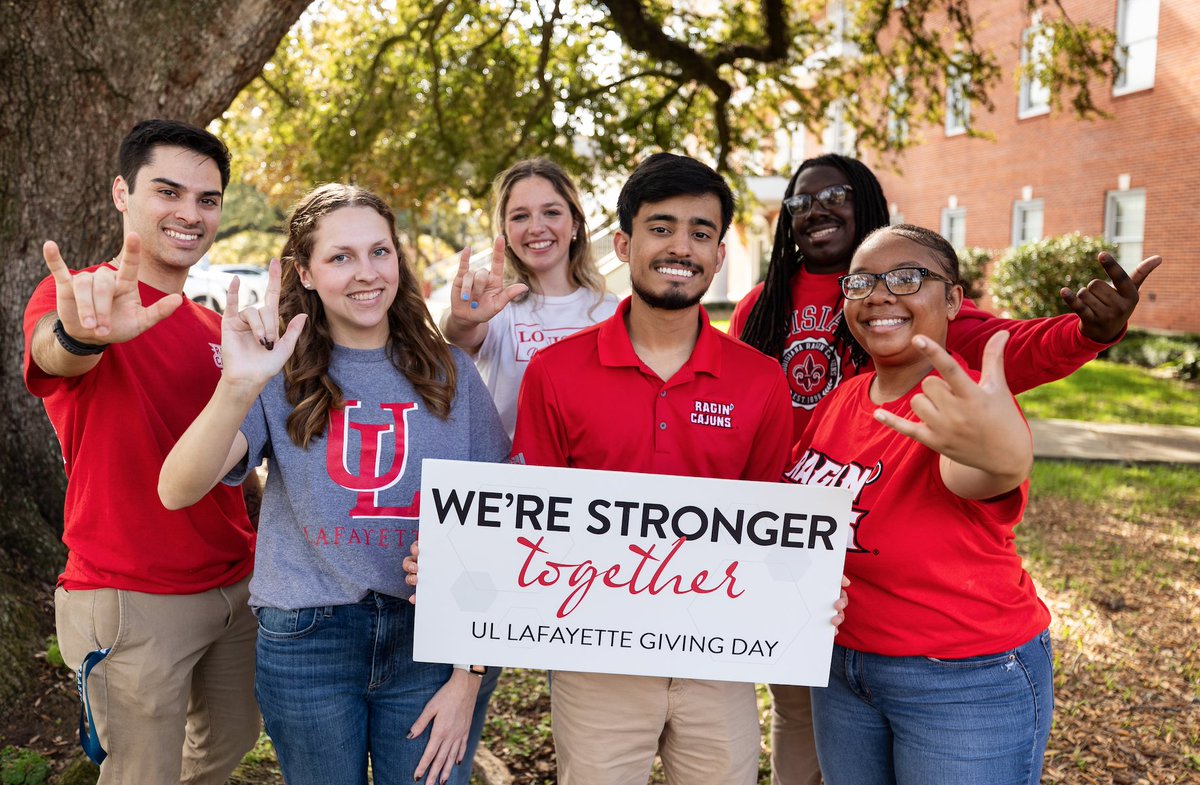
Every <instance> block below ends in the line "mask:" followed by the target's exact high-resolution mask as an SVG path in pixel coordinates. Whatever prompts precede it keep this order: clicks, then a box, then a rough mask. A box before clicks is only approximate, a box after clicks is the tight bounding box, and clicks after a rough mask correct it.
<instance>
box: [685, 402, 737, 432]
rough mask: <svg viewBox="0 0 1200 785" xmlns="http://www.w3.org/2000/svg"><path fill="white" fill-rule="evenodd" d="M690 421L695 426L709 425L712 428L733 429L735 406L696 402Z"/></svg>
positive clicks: (693, 405)
mask: <svg viewBox="0 0 1200 785" xmlns="http://www.w3.org/2000/svg"><path fill="white" fill-rule="evenodd" d="M690 419H691V421H692V423H693V424H695V425H708V426H710V427H712V428H732V427H733V404H732V403H715V402H713V401H695V402H694V403H693V404H692V413H691V416H690Z"/></svg>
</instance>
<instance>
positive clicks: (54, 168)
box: [0, 0, 309, 705]
mask: <svg viewBox="0 0 1200 785" xmlns="http://www.w3.org/2000/svg"><path fill="white" fill-rule="evenodd" d="M308 2H309V0H204V2H178V1H177V0H0V705H6V704H9V702H10V701H14V700H19V699H20V694H21V690H22V688H23V686H25V685H26V684H27V681H28V679H27V674H28V672H29V669H30V668H31V667H32V665H33V664H34V663H35V662H36V661H35V660H34V658H33V656H32V654H33V653H34V652H35V651H37V650H38V649H40V648H42V647H43V646H44V641H43V640H42V638H41V636H42V635H43V634H44V631H45V629H46V627H47V620H46V619H44V614H42V613H41V612H40V611H36V612H35V609H36V608H37V607H38V605H37V599H38V597H39V595H42V594H43V593H44V592H47V591H49V587H50V586H51V585H52V584H53V582H54V579H55V576H56V574H57V572H58V571H59V570H60V569H61V568H62V565H63V562H64V559H65V555H64V552H63V548H62V545H61V542H60V540H59V536H60V534H61V530H62V503H63V493H64V489H65V486H66V482H65V478H64V476H63V470H62V455H61V452H60V451H59V448H58V443H57V441H56V439H55V438H54V434H53V432H52V430H51V428H50V425H49V422H48V421H47V419H46V415H45V412H44V411H43V409H42V405H41V402H40V401H38V400H37V399H35V398H34V397H33V396H31V395H30V394H29V393H28V392H27V391H26V390H25V386H24V383H23V381H22V362H23V355H24V344H23V340H22V331H21V319H22V314H23V312H24V308H25V303H26V302H27V301H28V299H29V296H30V294H31V293H32V292H33V289H34V287H35V286H36V285H37V283H38V282H39V281H40V280H41V279H42V278H43V277H44V276H45V275H46V268H45V265H44V263H43V261H42V256H41V246H42V243H43V242H44V241H45V240H47V239H53V240H55V241H57V242H58V243H59V246H60V247H61V248H62V251H63V256H64V258H66V259H67V262H68V264H71V265H72V266H75V267H84V266H87V265H89V264H95V263H96V262H99V261H103V260H105V259H108V258H111V257H112V256H113V255H114V254H115V253H116V252H117V251H118V250H119V248H120V234H121V223H120V220H119V215H118V214H117V212H116V210H115V209H114V207H113V205H112V199H111V198H110V196H109V190H110V186H111V184H112V179H113V177H114V175H115V174H116V151H117V146H118V145H119V143H120V140H121V138H122V137H123V136H124V135H125V134H126V132H128V130H129V129H130V128H131V127H132V126H133V125H134V123H136V122H138V121H139V120H143V119H147V118H152V117H162V118H169V119H176V120H184V121H187V122H191V123H194V124H196V125H200V126H203V125H205V124H207V123H208V122H209V121H211V120H212V119H213V118H215V117H217V116H218V115H219V114H220V113H221V112H222V111H223V110H224V109H225V108H226V107H228V106H229V104H230V102H231V101H232V100H233V98H234V97H235V96H236V95H237V93H238V91H240V90H241V89H242V87H244V86H245V85H246V83H247V82H249V81H250V80H251V79H253V78H254V77H255V75H257V74H258V73H259V70H260V69H261V67H262V65H263V63H265V62H266V61H267V60H268V59H269V58H270V57H271V55H272V54H273V53H274V51H275V48H276V46H277V45H278V43H279V41H280V40H281V39H282V38H283V36H284V35H285V34H286V33H287V30H288V28H289V27H291V25H292V24H293V23H294V22H295V21H296V19H297V18H298V17H299V16H300V14H301V12H302V11H303V10H304V8H305V7H306V6H307V5H308ZM89 416H96V417H121V416H123V414H122V406H121V401H120V400H115V399H114V400H111V401H107V402H106V403H105V405H104V406H103V408H100V409H99V410H98V411H96V412H94V413H90V415H89ZM126 470H127V471H130V472H135V471H136V472H147V471H157V467H154V466H133V465H131V466H128V467H126Z"/></svg>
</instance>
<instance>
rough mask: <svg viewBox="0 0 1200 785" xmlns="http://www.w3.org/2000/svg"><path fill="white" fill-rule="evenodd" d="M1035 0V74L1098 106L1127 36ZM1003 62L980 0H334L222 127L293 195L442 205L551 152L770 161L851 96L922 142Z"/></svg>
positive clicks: (888, 134)
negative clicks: (315, 191)
mask: <svg viewBox="0 0 1200 785" xmlns="http://www.w3.org/2000/svg"><path fill="white" fill-rule="evenodd" d="M1023 5H1024V8H1025V12H1026V13H1027V14H1029V15H1030V18H1031V19H1033V18H1035V17H1036V18H1037V19H1038V20H1040V24H1041V30H1042V32H1041V35H1042V36H1043V37H1044V39H1045V42H1046V45H1044V46H1042V47H1040V48H1039V54H1040V55H1042V57H1041V59H1038V60H1035V61H1033V62H1031V63H1030V64H1029V65H1028V66H1026V67H1027V69H1029V71H1030V73H1032V74H1034V75H1036V76H1037V78H1038V79H1039V80H1040V81H1041V82H1042V83H1043V84H1046V85H1048V86H1050V87H1051V88H1052V91H1051V94H1052V95H1053V96H1054V97H1055V100H1057V101H1059V102H1060V103H1061V102H1062V101H1063V100H1066V101H1067V102H1068V103H1069V104H1070V106H1071V107H1072V108H1073V110H1074V111H1075V112H1077V113H1078V114H1081V115H1085V116H1086V115H1094V114H1097V110H1096V107H1095V105H1094V103H1093V101H1092V95H1091V92H1090V89H1089V84H1090V83H1092V82H1093V81H1094V79H1095V78H1096V77H1098V76H1103V77H1106V78H1111V77H1112V75H1113V71H1114V69H1115V67H1116V66H1115V59H1114V48H1113V47H1114V40H1113V36H1112V33H1111V32H1110V31H1107V30H1105V29H1103V28H1099V27H1096V26H1094V25H1092V24H1089V23H1086V22H1076V21H1073V20H1071V19H1070V18H1069V17H1068V16H1067V14H1066V13H1065V11H1064V10H1063V8H1062V7H1061V5H1060V4H1059V2H1057V0H1025V2H1024V3H1023ZM1014 10H1016V9H1014ZM997 63H998V59H997V53H995V52H992V51H988V50H987V49H985V48H983V47H982V46H981V45H980V44H979V42H978V36H977V31H976V23H975V21H974V20H973V18H972V16H971V13H970V8H969V0H907V2H897V1H896V0H845V1H844V2H840V1H838V0H835V1H834V2H827V0H741V1H740V2H736V1H735V2H715V1H713V2H687V3H684V2H671V1H669V0H438V1H437V2H432V3H431V2H412V0H372V1H371V2H367V3H362V2H358V1H357V0H323V1H322V2H319V3H316V4H314V5H313V6H312V7H310V9H309V12H308V13H307V14H306V15H305V16H304V17H303V18H302V19H301V22H300V23H299V24H298V25H296V26H295V27H294V28H293V29H292V30H291V32H290V33H289V34H288V36H287V37H286V38H285V40H284V42H283V45H282V46H281V47H280V48H279V50H278V51H277V53H276V55H275V57H274V58H273V59H272V60H271V61H270V62H269V63H268V64H267V65H266V66H265V68H264V69H263V72H262V75H261V76H260V77H259V78H257V79H256V80H254V82H252V83H251V85H250V86H249V87H248V89H247V90H246V91H244V92H243V93H242V95H241V96H240V97H239V98H238V100H237V101H236V102H235V103H234V105H233V106H232V107H231V108H230V109H229V110H228V111H227V112H226V113H225V114H224V116H223V119H222V121H221V123H220V127H221V131H222V132H223V133H224V134H225V135H226V136H227V138H230V139H232V140H233V142H234V146H235V148H236V149H237V150H238V151H239V152H240V154H241V156H242V158H243V166H242V167H241V171H243V172H244V173H245V174H246V176H247V177H248V178H249V179H250V180H251V181H252V182H254V183H256V184H257V185H258V186H259V187H260V188H262V189H263V190H264V191H266V192H267V193H269V194H271V195H272V198H274V199H279V200H281V201H290V200H291V199H292V198H294V197H296V196H298V195H299V193H301V192H302V191H303V190H304V189H305V188H307V187H308V186H309V185H311V184H312V183H315V182H320V181H324V180H332V179H347V178H349V179H353V180H355V181H357V182H359V183H361V184H363V185H366V186H368V187H371V188H374V189H376V190H379V191H381V192H383V193H388V194H390V195H391V196H392V198H393V199H395V200H397V202H398V203H401V204H405V205H408V206H410V207H411V208H415V209H417V210H420V211H429V210H434V209H437V207H438V205H441V206H442V207H443V208H444V207H445V206H446V205H452V204H454V203H455V202H456V201H457V200H458V199H459V198H462V197H467V198H470V199H472V200H478V199H479V197H481V196H483V195H484V194H485V193H486V191H487V187H488V184H489V182H490V180H491V178H492V177H493V176H494V175H495V174H496V173H497V172H498V171H500V170H501V169H503V168H504V167H505V166H507V165H508V164H510V163H511V162H513V161H515V160H518V159H520V158H523V157H528V156H531V155H538V154H544V155H548V156H551V157H553V158H554V159H555V160H556V161H558V162H559V163H561V164H563V165H564V166H566V167H567V168H568V169H570V170H572V171H573V172H575V173H576V174H577V175H580V176H581V177H582V179H583V180H584V182H588V181H589V180H590V179H591V178H592V176H594V175H596V174H597V173H600V172H614V171H622V170H625V169H626V168H627V167H628V165H629V164H630V162H631V161H634V160H636V159H637V158H638V157H640V155H642V154H643V153H644V152H646V151H648V150H653V149H664V148H666V149H683V150H688V151H690V152H693V153H694V154H697V155H699V156H700V157H703V158H707V159H709V160H710V161H711V162H712V163H714V164H715V165H717V166H718V167H719V168H721V169H723V170H726V171H732V172H735V173H751V174H753V173H761V172H756V171H755V158H754V155H753V154H754V153H755V151H756V150H757V149H759V148H760V147H761V146H762V145H763V144H764V140H771V139H772V138H773V137H774V135H775V133H776V132H777V131H778V130H779V129H794V128H799V127H802V126H803V127H808V128H809V129H813V130H816V129H818V128H819V127H820V126H822V125H823V124H824V123H825V122H826V117H827V114H828V112H829V111H830V109H831V107H836V109H837V111H838V112H839V113H840V114H841V116H842V117H843V120H844V122H846V123H848V124H849V125H851V126H852V127H854V128H855V130H856V132H857V142H858V144H860V145H863V146H868V147H874V148H878V149H884V150H896V149H899V148H902V147H903V146H905V145H907V144H911V143H912V142H913V141H914V140H913V139H912V137H911V136H910V135H908V134H899V133H896V132H895V129H896V128H898V127H903V128H907V127H908V123H909V121H910V120H913V121H923V122H939V121H940V120H941V118H942V116H943V112H944V111H945V108H946V107H945V101H946V99H945V95H946V84H947V80H948V79H954V80H957V81H958V82H959V84H960V85H961V87H962V92H961V95H962V98H963V99H965V100H969V101H970V102H972V103H973V104H975V105H976V106H981V107H984V108H990V107H991V98H990V93H989V91H991V90H992V89H993V88H994V87H995V86H996V84H997V83H998V82H999V81H1000V80H1001V79H1002V78H1003V77H1004V76H1005V75H1004V74H1002V73H1001V72H1000V68H999V66H998V65H997ZM1008 76H1009V77H1014V76H1015V75H1012V74H1009V75H1008ZM766 143H767V144H770V142H766Z"/></svg>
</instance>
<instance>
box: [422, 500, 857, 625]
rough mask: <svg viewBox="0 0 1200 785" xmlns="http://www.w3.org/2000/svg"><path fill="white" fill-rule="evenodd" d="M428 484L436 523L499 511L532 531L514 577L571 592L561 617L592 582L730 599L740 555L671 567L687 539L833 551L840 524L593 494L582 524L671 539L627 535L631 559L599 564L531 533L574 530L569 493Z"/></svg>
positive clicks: (491, 518) (477, 520) (470, 520)
mask: <svg viewBox="0 0 1200 785" xmlns="http://www.w3.org/2000/svg"><path fill="white" fill-rule="evenodd" d="M432 490H433V503H434V508H435V512H436V515H437V520H438V523H440V524H446V523H447V522H450V523H457V524H459V525H460V526H467V525H475V526H480V527H486V528H501V527H503V526H504V525H505V523H504V518H509V519H510V521H511V523H510V524H509V525H510V526H512V527H513V528H514V529H516V530H518V531H527V532H530V533H531V534H530V536H529V537H525V536H518V537H517V538H516V543H517V545H518V546H519V547H521V548H524V549H525V550H526V551H527V553H526V555H525V559H524V563H523V564H522V566H521V569H520V572H519V574H518V575H517V585H518V586H519V587H521V588H528V587H530V586H542V587H551V586H560V585H565V587H566V588H567V589H569V592H568V593H567V595H566V597H565V598H564V599H563V601H562V603H561V604H560V605H559V607H558V610H557V611H556V615H557V616H558V617H559V618H565V617H566V616H568V615H570V614H571V612H572V611H574V610H575V609H576V608H578V607H579V605H580V603H582V602H583V600H584V599H585V598H586V597H587V595H588V593H589V592H590V591H591V590H592V589H593V588H594V587H596V586H599V587H602V588H607V589H612V590H617V591H623V592H628V593H629V594H631V595H640V594H645V595H649V596H656V595H658V594H661V593H663V592H667V591H669V592H671V593H673V594H713V593H715V592H724V593H725V595H726V596H727V597H729V598H730V599H737V598H738V597H740V596H741V595H742V594H743V590H742V589H741V588H740V587H739V585H738V580H737V569H738V564H739V563H738V561H737V560H733V561H730V562H728V563H727V564H726V565H725V566H724V568H723V569H720V568H718V569H716V570H709V569H699V570H696V571H694V572H693V573H692V574H691V575H690V577H689V576H688V575H683V574H680V572H679V571H678V570H677V569H675V568H673V567H672V561H673V560H674V559H675V557H676V556H678V554H679V553H680V551H681V550H682V549H683V548H684V546H685V544H686V543H688V542H695V541H701V540H707V541H709V542H713V543H719V542H732V543H737V544H742V543H743V542H745V543H749V544H752V545H757V546H761V547H783V548H807V549H821V550H827V551H832V550H833V549H834V545H833V538H834V536H835V534H836V533H837V531H838V523H837V520H836V519H835V518H833V517H832V516H828V515H809V514H807V513H799V512H785V513H782V514H779V513H776V512H773V511H770V510H759V511H756V512H752V513H747V512H746V511H745V510H742V509H738V510H736V511H733V512H726V511H723V510H721V509H719V508H713V509H711V510H705V509H702V508H700V507H697V506H695V505H690V504H688V505H684V506H681V507H679V508H678V509H674V510H673V509H671V508H669V507H667V506H666V505H663V504H657V503H653V502H637V501H620V500H615V501H614V500H608V499H592V500H591V501H590V502H588V504H587V512H588V521H589V522H588V523H587V525H586V526H585V527H584V531H585V532H587V533H588V534H592V535H597V536H606V535H607V536H620V537H638V538H641V539H642V540H647V539H651V538H657V539H660V540H663V541H670V545H669V547H665V548H664V549H663V550H665V553H664V552H663V551H661V550H659V546H658V544H654V543H651V544H650V545H649V546H646V545H644V544H643V543H641V542H633V543H630V544H629V545H628V548H627V549H628V551H629V553H630V554H632V557H633V559H632V562H629V561H626V562H618V563H616V564H612V565H609V566H603V565H597V564H595V563H594V562H593V561H592V560H591V559H585V560H583V561H577V562H565V561H559V560H555V559H553V558H551V557H552V554H551V553H550V552H549V550H548V549H547V548H546V547H544V546H545V545H546V538H545V536H540V537H536V538H535V537H534V533H537V532H558V533H570V532H571V531H572V528H571V521H570V518H571V511H572V506H573V504H574V500H573V499H572V498H570V497H566V496H549V497H542V496H540V495H537V494H528V493H501V492H495V491H474V490H470V491H466V492H465V493H464V494H461V495H460V494H459V492H458V490H457V489H451V490H449V491H448V492H447V493H445V494H443V492H442V491H441V489H438V488H434V489H432Z"/></svg>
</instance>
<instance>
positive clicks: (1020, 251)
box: [992, 232, 1113, 319]
mask: <svg viewBox="0 0 1200 785" xmlns="http://www.w3.org/2000/svg"><path fill="white" fill-rule="evenodd" d="M1112 250H1113V246H1112V244H1110V243H1107V242H1105V241H1103V240H1100V239H1098V238H1094V237H1085V236H1084V235H1081V234H1080V233H1079V232H1075V233H1074V234H1068V235H1064V236H1062V237H1050V238H1047V239H1044V240H1038V241H1037V242H1032V243H1026V244H1025V245H1019V246H1017V247H1015V248H1010V249H1009V250H1008V251H1006V252H1005V253H1004V255H1003V256H1001V257H1000V261H999V262H998V263H997V264H996V269H995V271H994V272H993V273H992V296H993V297H995V298H996V302H997V303H999V304H1000V306H1001V307H1002V308H1004V309H1005V310H1006V311H1007V312H1008V313H1009V314H1010V315H1011V316H1012V317H1013V318H1015V319H1034V318H1037V317H1041V316H1058V315H1059V314H1064V313H1070V311H1071V309H1070V308H1068V307H1067V305H1066V303H1064V302H1063V300H1062V297H1061V296H1060V295H1059V293H1058V292H1059V290H1060V289H1062V288H1063V287H1067V288H1069V289H1079V288H1080V287H1082V286H1084V285H1085V284H1087V282H1088V281H1090V280H1092V279H1093V278H1095V277H1097V276H1098V275H1102V274H1103V273H1102V271H1101V269H1100V265H1099V263H1098V262H1097V261H1096V256H1097V255H1098V254H1099V253H1100V252H1101V251H1109V252H1111V251H1112Z"/></svg>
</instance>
